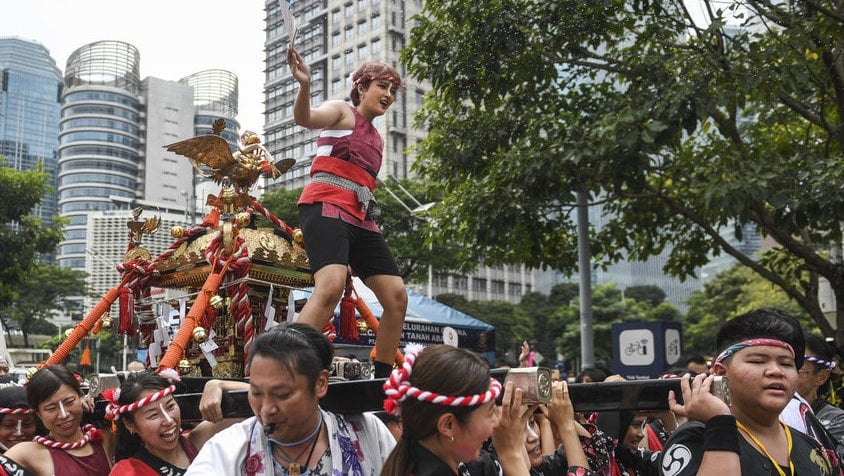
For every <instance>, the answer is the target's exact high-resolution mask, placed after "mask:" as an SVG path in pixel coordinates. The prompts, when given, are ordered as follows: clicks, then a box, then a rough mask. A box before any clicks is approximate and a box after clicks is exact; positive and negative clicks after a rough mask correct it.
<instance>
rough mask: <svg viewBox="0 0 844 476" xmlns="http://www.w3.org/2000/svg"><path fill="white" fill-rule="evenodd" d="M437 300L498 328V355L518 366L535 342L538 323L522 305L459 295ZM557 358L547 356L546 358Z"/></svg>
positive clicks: (443, 296)
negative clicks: (523, 350) (524, 347)
mask: <svg viewBox="0 0 844 476" xmlns="http://www.w3.org/2000/svg"><path fill="white" fill-rule="evenodd" d="M437 301H439V302H441V303H443V304H445V305H446V306H451V307H453V308H455V309H457V310H458V311H460V312H464V313H466V314H468V315H470V316H472V317H474V318H476V319H480V320H482V321H484V322H486V323H487V324H490V325H492V326H495V354H496V355H497V356H498V358H500V359H506V360H507V361H508V362H510V363H512V364H515V365H518V363H517V362H518V357H519V347H520V346H521V344H522V342H523V341H524V340H533V338H534V335H535V333H534V327H533V325H534V323H533V321H532V320H531V319H530V317H529V316H528V314H527V313H526V312H525V311H524V310H523V309H522V307H521V306H518V305H516V304H512V303H509V302H506V301H469V300H467V299H466V298H465V297H463V296H461V295H459V294H440V295H438V296H437ZM549 357H550V358H552V359H553V356H547V355H546V358H549Z"/></svg>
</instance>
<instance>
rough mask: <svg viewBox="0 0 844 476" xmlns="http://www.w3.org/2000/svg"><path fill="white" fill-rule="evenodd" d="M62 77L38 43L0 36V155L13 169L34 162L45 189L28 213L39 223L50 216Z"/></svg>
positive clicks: (53, 203)
mask: <svg viewBox="0 0 844 476" xmlns="http://www.w3.org/2000/svg"><path fill="white" fill-rule="evenodd" d="M62 87H63V82H62V75H61V71H59V68H58V67H57V66H56V61H55V60H54V59H53V58H52V57H51V56H50V52H49V51H48V50H47V48H45V47H44V46H43V45H41V44H39V43H37V42H34V41H29V40H24V39H21V38H15V37H4V38H0V156H4V157H6V164H7V165H9V166H11V167H14V168H15V169H16V170H31V169H34V168H35V167H37V165H38V164H39V163H40V164H42V165H43V167H44V170H45V171H46V172H47V173H48V174H49V182H48V185H50V190H49V191H48V192H46V193H45V194H44V196H43V197H42V198H41V203H40V204H39V205H38V206H37V207H36V209H35V210H33V213H34V214H35V215H37V216H40V217H41V219H42V220H44V223H46V224H49V223H52V218H53V215H54V214H55V213H56V168H57V161H58V148H59V140H58V137H59V115H60V113H61V101H60V98H61V94H62Z"/></svg>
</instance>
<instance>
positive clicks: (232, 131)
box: [179, 69, 257, 150]
mask: <svg viewBox="0 0 844 476" xmlns="http://www.w3.org/2000/svg"><path fill="white" fill-rule="evenodd" d="M179 82H180V83H184V84H187V85H188V86H190V87H191V88H193V105H194V106H196V116H194V129H195V131H196V135H203V134H210V133H211V124H213V123H214V121H215V120H217V119H218V118H223V119H225V120H226V129H225V130H224V131H223V133H222V134H221V135H222V137H223V139H225V140H226V141H227V142H228V143H229V145H233V146H235V147H237V143H238V132H237V130H238V128H239V127H240V125H239V124H238V122H237V121H236V120H235V119H234V118H235V116H237V97H238V88H237V75H235V74H234V73H232V72H230V71H226V70H223V69H207V70H204V71H199V72H197V73H194V74H191V75H190V76H185V77H184V78H182V79H180V80H179ZM256 125H257V124H256ZM233 150H236V149H233Z"/></svg>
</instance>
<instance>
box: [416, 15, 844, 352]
mask: <svg viewBox="0 0 844 476" xmlns="http://www.w3.org/2000/svg"><path fill="white" fill-rule="evenodd" d="M691 4H692V2H686V1H684V0H650V1H648V0H644V1H643V0H604V1H596V2H584V1H581V0H558V1H554V2H546V1H537V0H526V1H524V0H485V1H481V2H477V1H474V0H439V1H434V2H425V4H424V9H423V11H422V13H421V14H420V15H419V17H418V18H417V19H416V21H417V24H416V26H415V27H414V28H413V29H412V31H411V35H410V41H409V45H408V47H407V48H406V49H404V50H403V52H402V60H403V62H404V63H405V64H406V65H407V69H408V72H409V73H410V75H412V76H413V77H416V78H419V79H424V80H425V81H428V82H429V83H430V84H431V90H430V92H429V93H428V94H427V95H426V97H425V102H424V106H423V107H422V109H421V110H420V111H419V113H418V115H417V119H418V122H419V124H418V125H419V126H420V127H422V128H424V129H426V130H427V131H428V135H427V136H426V138H425V139H424V140H423V141H422V142H421V143H420V144H419V147H418V148H417V153H418V161H417V166H418V170H419V171H420V172H421V173H422V174H424V176H426V177H427V178H429V179H431V180H433V181H434V182H435V183H437V184H438V185H439V186H440V188H441V190H442V192H443V193H444V196H443V199H442V203H441V206H440V208H439V216H438V220H439V221H440V223H441V224H442V226H441V228H440V230H441V233H443V234H447V235H448V238H449V239H450V240H452V241H457V242H460V243H463V244H464V246H465V247H466V249H468V250H471V251H472V252H473V253H474V254H475V255H476V256H478V257H482V258H483V259H485V260H486V262H488V263H497V262H509V263H526V264H527V265H530V266H534V267H543V266H547V267H551V268H554V269H560V270H563V271H566V272H572V271H573V270H575V269H576V267H577V255H576V250H577V241H576V228H575V223H574V213H573V210H574V209H575V207H576V203H577V202H576V196H577V194H578V193H582V194H584V196H587V197H588V198H589V199H590V200H591V203H592V204H593V205H598V204H600V205H601V206H602V207H603V208H602V210H603V214H604V220H603V221H604V223H603V226H602V228H601V229H600V230H598V231H596V232H593V234H592V236H591V248H592V251H593V255H594V258H595V260H596V261H597V262H598V263H600V264H607V263H611V262H615V261H618V260H620V259H630V260H645V259H647V258H649V257H652V256H655V255H657V254H659V253H660V252H662V251H663V250H668V251H669V258H668V261H667V264H666V266H665V272H666V273H668V274H671V275H674V276H677V277H679V278H680V279H684V278H686V277H689V276H693V275H694V274H695V272H696V270H697V269H698V268H699V267H700V266H701V265H703V264H705V263H707V262H708V261H709V260H710V259H711V257H712V256H714V255H719V254H723V253H726V254H728V255H730V256H732V257H733V258H735V259H736V260H737V261H738V262H739V263H741V264H743V265H744V266H746V267H748V268H749V269H752V270H753V271H754V272H755V273H757V274H758V275H760V276H762V277H764V278H765V279H766V280H768V281H770V282H772V283H774V284H775V285H776V286H777V287H778V288H780V289H782V290H783V292H785V293H786V294H787V295H788V296H789V297H790V298H791V299H792V300H794V302H796V303H798V304H799V305H800V307H801V308H803V309H804V310H805V311H806V313H807V314H808V315H810V316H811V317H812V318H813V320H814V322H815V323H816V324H817V325H818V327H819V328H820V329H821V330H822V331H823V333H824V334H826V335H833V334H834V333H835V332H836V331H834V329H833V326H831V325H830V324H829V323H828V322H827V321H826V319H825V318H824V316H823V312H822V310H821V305H820V303H819V301H818V290H819V288H820V285H821V280H822V279H826V280H828V281H829V282H830V284H831V288H832V289H833V290H834V292H835V293H836V300H837V309H838V316H837V320H836V321H837V334H836V337H837V341H838V342H839V343H841V342H844V299H843V298H844V268H842V264H841V260H840V255H841V253H840V244H841V241H842V230H841V224H842V222H844V192H842V189H841V185H840V184H841V183H844V125H842V118H844V94H841V91H844V55H842V54H841V51H842V50H844V35H841V31H842V29H844V15H841V13H840V11H841V5H840V1H839V0H797V1H791V2H771V1H767V0H747V1H744V2H734V3H729V2H716V1H714V0H700V2H698V3H697V4H696V5H694V9H693V10H692V9H691V7H690V5H691ZM746 226H750V227H752V228H754V229H756V230H758V232H759V233H761V234H762V235H764V236H766V237H769V238H771V239H772V240H774V241H776V242H777V243H778V244H779V246H778V247H776V248H773V249H770V250H768V251H766V252H765V253H763V255H762V256H761V259H757V257H754V256H748V255H746V254H744V253H743V252H742V251H741V249H740V248H738V247H736V246H734V245H733V244H732V243H731V242H729V241H728V240H726V239H724V238H723V234H724V232H725V231H727V230H733V231H734V232H735V234H736V236H737V237H738V238H739V239H741V238H742V235H741V233H742V231H743V230H744V229H745V227H746ZM597 342H599V340H598V339H596V343H597Z"/></svg>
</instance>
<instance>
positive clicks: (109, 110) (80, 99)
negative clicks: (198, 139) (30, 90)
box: [58, 41, 143, 269]
mask: <svg viewBox="0 0 844 476" xmlns="http://www.w3.org/2000/svg"><path fill="white" fill-rule="evenodd" d="M139 62H140V54H139V53H138V50H137V48H135V47H134V46H132V45H130V44H128V43H123V42H120V41H99V42H96V43H91V44H89V45H85V46H83V47H81V48H79V49H77V50H76V51H74V52H73V54H71V55H70V58H69V59H68V61H67V69H66V72H65V85H66V89H65V91H64V94H63V96H62V117H61V123H60V133H59V144H60V145H59V180H58V195H59V197H58V207H59V213H60V214H61V215H62V216H65V217H68V218H70V225H69V226H68V227H67V228H66V233H65V241H64V242H62V244H61V245H60V246H59V250H58V251H59V253H58V262H59V264H60V265H61V266H63V267H68V268H75V269H85V253H86V243H87V240H86V224H87V214H86V212H88V211H92V210H112V209H115V208H117V206H116V205H115V203H114V202H112V200H111V198H110V197H123V198H135V197H136V196H137V187H138V169H139V165H140V163H141V160H142V155H143V154H142V150H143V149H142V140H141V139H142V131H141V127H140V125H141V123H142V114H141V113H142V106H141V103H140V101H139V100H138V91H139V87H140V74H139Z"/></svg>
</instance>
